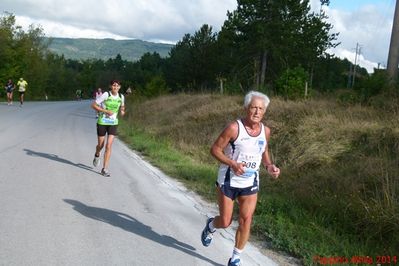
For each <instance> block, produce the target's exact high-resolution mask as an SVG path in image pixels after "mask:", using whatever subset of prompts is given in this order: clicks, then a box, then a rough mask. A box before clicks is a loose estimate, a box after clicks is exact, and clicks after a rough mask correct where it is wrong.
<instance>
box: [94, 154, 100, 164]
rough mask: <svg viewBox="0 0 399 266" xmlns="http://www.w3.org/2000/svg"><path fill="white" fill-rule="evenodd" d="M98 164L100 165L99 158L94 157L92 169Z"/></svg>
mask: <svg viewBox="0 0 399 266" xmlns="http://www.w3.org/2000/svg"><path fill="white" fill-rule="evenodd" d="M99 164H100V156H96V155H94V159H93V165H94V167H97V166H98V165H99Z"/></svg>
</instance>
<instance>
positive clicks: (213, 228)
mask: <svg viewBox="0 0 399 266" xmlns="http://www.w3.org/2000/svg"><path fill="white" fill-rule="evenodd" d="M213 221H215V219H213V220H212V221H211V222H210V223H209V224H208V227H209V231H211V232H212V233H214V232H215V231H216V228H215V226H214V225H213Z"/></svg>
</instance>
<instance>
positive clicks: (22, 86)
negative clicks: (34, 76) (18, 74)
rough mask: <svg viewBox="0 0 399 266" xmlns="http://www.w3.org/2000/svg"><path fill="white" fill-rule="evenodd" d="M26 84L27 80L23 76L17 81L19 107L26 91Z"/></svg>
mask: <svg viewBox="0 0 399 266" xmlns="http://www.w3.org/2000/svg"><path fill="white" fill-rule="evenodd" d="M27 86H28V82H26V80H24V79H23V78H20V79H19V80H18V82H17V87H18V92H19V101H20V103H21V105H20V106H21V107H22V105H23V104H24V94H25V91H26V87H27Z"/></svg>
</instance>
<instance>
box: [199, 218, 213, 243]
mask: <svg viewBox="0 0 399 266" xmlns="http://www.w3.org/2000/svg"><path fill="white" fill-rule="evenodd" d="M213 219H214V218H213V217H212V218H208V220H207V221H206V225H205V228H204V230H202V234H201V242H202V245H204V246H205V247H207V246H209V245H210V244H211V242H212V238H213V233H215V231H216V230H215V231H213V232H211V230H210V229H209V223H211V222H212V221H213Z"/></svg>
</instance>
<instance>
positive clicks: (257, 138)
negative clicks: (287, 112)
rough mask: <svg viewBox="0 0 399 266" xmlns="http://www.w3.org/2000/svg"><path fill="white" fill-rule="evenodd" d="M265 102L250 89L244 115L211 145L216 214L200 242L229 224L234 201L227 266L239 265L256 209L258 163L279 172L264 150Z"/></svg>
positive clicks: (266, 135)
mask: <svg viewBox="0 0 399 266" xmlns="http://www.w3.org/2000/svg"><path fill="white" fill-rule="evenodd" d="M268 104H269V98H268V97H267V96H266V95H264V94H263V93H260V92H256V91H250V92H249V93H248V94H247V95H246V96H245V99H244V108H245V112H246V115H245V117H243V118H241V119H238V120H236V121H233V122H231V123H230V124H229V125H228V126H227V127H226V128H225V129H224V130H223V132H222V133H221V134H220V135H219V137H218V138H217V139H216V141H215V143H214V144H213V145H212V148H211V153H212V155H213V156H214V157H215V158H216V159H217V160H218V161H219V162H220V163H221V165H220V167H219V173H218V177H217V182H216V186H217V196H218V205H219V215H218V216H216V217H212V218H209V219H208V220H207V221H206V224H205V228H204V230H203V231H202V234H201V242H202V244H203V245H204V246H206V247H207V246H209V245H210V244H211V241H212V238H213V233H214V232H216V229H217V228H226V227H228V226H230V224H231V222H232V220H233V209H234V202H235V201H236V200H237V202H238V204H239V217H238V223H239V226H238V229H237V231H236V237H235V246H234V249H233V252H232V255H231V258H230V259H229V261H228V265H229V266H238V265H241V259H240V255H241V252H242V251H243V249H244V247H245V245H246V243H247V241H248V239H249V235H250V229H251V223H252V216H253V213H254V211H255V208H256V202H257V193H258V191H259V168H260V166H261V164H263V166H264V167H265V168H266V170H267V172H268V173H269V174H270V175H271V176H273V177H274V178H277V177H278V176H279V175H280V169H279V168H278V167H276V166H275V165H274V164H273V163H272V161H271V159H270V156H269V152H268V141H269V137H270V129H269V128H268V127H266V126H264V125H263V123H262V118H263V115H264V114H265V112H266V108H267V106H268Z"/></svg>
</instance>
